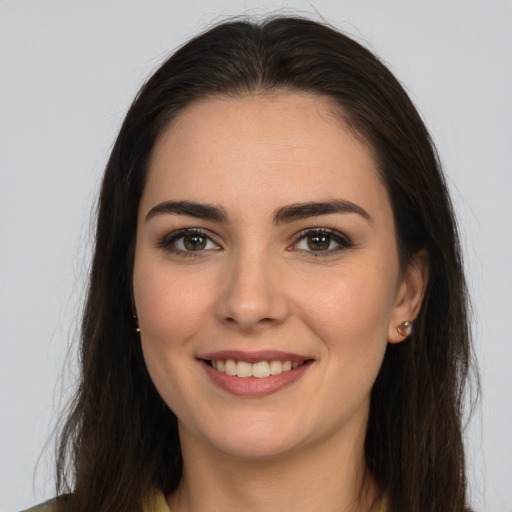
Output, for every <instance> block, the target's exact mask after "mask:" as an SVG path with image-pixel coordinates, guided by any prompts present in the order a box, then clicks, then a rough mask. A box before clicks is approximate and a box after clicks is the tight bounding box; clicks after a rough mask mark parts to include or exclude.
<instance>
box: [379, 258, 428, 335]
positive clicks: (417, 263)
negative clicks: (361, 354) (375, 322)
mask: <svg viewBox="0 0 512 512" xmlns="http://www.w3.org/2000/svg"><path fill="white" fill-rule="evenodd" d="M428 271H429V260H428V253H427V251H426V250H424V249H422V250H421V251H419V252H417V253H416V254H415V255H414V256H413V257H412V258H411V261H410V262H409V264H408V265H407V267H406V268H405V269H404V271H403V273H402V275H401V277H400V281H399V283H398V287H397V294H396V299H395V305H394V306H393V311H392V313H391V318H390V322H389V329H388V341H389V343H399V342H401V341H404V340H405V339H406V338H407V337H408V336H409V334H410V332H412V330H411V329H410V328H409V329H408V328H407V324H406V325H404V326H403V327H402V328H401V331H402V332H400V331H398V329H397V328H399V327H401V326H402V324H403V322H411V324H412V322H413V321H414V320H415V319H416V317H417V316H418V313H419V311H420V307H421V303H422V301H423V296H424V294H425V289H426V287H427V283H428Z"/></svg>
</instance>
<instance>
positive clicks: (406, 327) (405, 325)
mask: <svg viewBox="0 0 512 512" xmlns="http://www.w3.org/2000/svg"><path fill="white" fill-rule="evenodd" d="M396 330H397V331H398V333H399V334H401V335H402V336H406V337H407V336H410V335H411V334H412V322H411V321H410V320H406V321H405V322H402V323H401V324H400V325H399V326H398V327H397V328H396Z"/></svg>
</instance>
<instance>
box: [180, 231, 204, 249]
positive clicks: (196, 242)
mask: <svg viewBox="0 0 512 512" xmlns="http://www.w3.org/2000/svg"><path fill="white" fill-rule="evenodd" d="M183 242H184V244H185V247H186V248H187V249H188V250H189V251H199V250H201V249H204V248H205V247H206V238H204V237H202V236H198V235H188V236H186V237H185V239H184V240H183Z"/></svg>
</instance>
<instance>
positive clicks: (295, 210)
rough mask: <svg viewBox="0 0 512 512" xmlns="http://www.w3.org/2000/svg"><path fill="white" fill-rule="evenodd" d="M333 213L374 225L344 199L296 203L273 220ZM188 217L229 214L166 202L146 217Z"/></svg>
mask: <svg viewBox="0 0 512 512" xmlns="http://www.w3.org/2000/svg"><path fill="white" fill-rule="evenodd" d="M333 213H355V214H357V215H360V216H361V217H363V218H364V219H365V220H367V221H368V222H370V223H372V222H373V219H372V217H371V215H370V214H369V213H368V212H367V211H366V210H365V209H364V208H361V207H360V206H358V205H357V204H355V203H352V202H350V201H346V200H343V199H332V200H329V201H320V202H308V203H295V204H290V205H287V206H283V207H282V208H279V209H278V210H276V212H275V214H274V218H273V222H274V224H277V225H279V224H286V223H289V222H293V221H295V220H299V219H305V218H308V217H318V216H320V215H329V214H333ZM165 214H172V215H188V216H189V217H196V218H198V219H207V220H212V221H216V222H228V220H229V219H228V214H227V212H226V210H224V208H222V207H220V206H215V205H212V204H206V203H196V202H193V201H164V202H163V203H159V204H157V205H156V206H154V207H153V208H151V210H149V212H148V214H147V215H146V222H147V221H148V220H150V219H152V218H153V217H157V216H159V215H165Z"/></svg>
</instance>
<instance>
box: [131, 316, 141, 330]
mask: <svg viewBox="0 0 512 512" xmlns="http://www.w3.org/2000/svg"><path fill="white" fill-rule="evenodd" d="M133 320H134V321H135V332H139V333H140V327H139V320H138V319H137V315H133Z"/></svg>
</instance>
